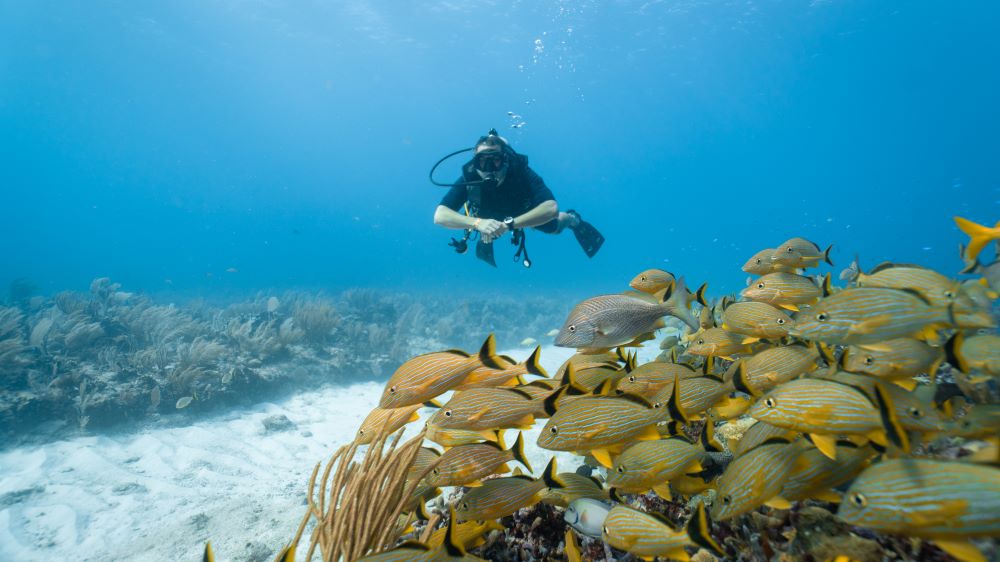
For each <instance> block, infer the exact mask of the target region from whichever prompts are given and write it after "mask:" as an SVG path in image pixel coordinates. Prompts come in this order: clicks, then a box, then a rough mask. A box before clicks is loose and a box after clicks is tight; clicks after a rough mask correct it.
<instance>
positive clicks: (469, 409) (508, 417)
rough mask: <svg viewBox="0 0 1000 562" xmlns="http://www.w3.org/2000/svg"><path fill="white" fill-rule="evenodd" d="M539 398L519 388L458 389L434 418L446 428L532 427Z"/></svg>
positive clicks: (436, 422)
mask: <svg viewBox="0 0 1000 562" xmlns="http://www.w3.org/2000/svg"><path fill="white" fill-rule="evenodd" d="M537 406H538V404H537V402H535V400H534V399H533V398H532V397H531V395H530V394H528V393H526V392H524V391H523V390H519V389H517V388H509V387H504V388H473V389H472V390H463V391H462V392H456V393H455V394H454V395H453V396H452V397H451V399H450V400H448V402H447V403H446V404H445V405H444V406H442V407H441V409H440V410H438V411H437V412H436V413H435V414H434V416H433V417H431V419H430V422H429V423H430V424H432V425H436V426H438V427H442V428H451V429H471V430H476V431H491V430H494V429H505V428H519V429H529V428H530V427H531V425H532V424H534V423H535V418H534V416H533V415H532V413H533V412H534V411H535V410H536V409H537Z"/></svg>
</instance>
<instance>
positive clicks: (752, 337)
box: [722, 301, 794, 343]
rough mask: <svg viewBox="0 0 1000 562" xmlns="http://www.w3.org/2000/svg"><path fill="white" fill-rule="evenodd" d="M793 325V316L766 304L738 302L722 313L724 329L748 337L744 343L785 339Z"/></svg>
mask: <svg viewBox="0 0 1000 562" xmlns="http://www.w3.org/2000/svg"><path fill="white" fill-rule="evenodd" d="M792 324H794V321H793V320H792V317H791V316H789V315H787V314H785V313H784V312H782V311H781V310H779V309H777V308H775V307H773V306H771V305H769V304H767V303H764V302H753V301H748V302H737V303H733V304H731V305H729V306H728V307H726V310H724V311H723V312H722V328H723V329H725V330H726V331H729V332H732V333H734V334H742V335H744V336H747V337H745V338H744V339H743V343H753V342H755V341H757V340H758V339H762V338H769V339H780V338H783V337H785V336H787V335H788V328H790V327H791V326H792Z"/></svg>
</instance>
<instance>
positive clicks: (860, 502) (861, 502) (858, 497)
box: [851, 492, 868, 507]
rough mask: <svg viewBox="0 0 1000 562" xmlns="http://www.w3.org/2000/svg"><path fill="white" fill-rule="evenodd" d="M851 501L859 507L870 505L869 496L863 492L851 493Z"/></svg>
mask: <svg viewBox="0 0 1000 562" xmlns="http://www.w3.org/2000/svg"><path fill="white" fill-rule="evenodd" d="M851 503H853V504H854V505H856V506H858V507H865V506H866V505H868V498H866V497H865V495H864V494H862V493H861V492H854V493H853V494H851Z"/></svg>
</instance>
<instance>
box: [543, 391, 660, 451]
mask: <svg viewBox="0 0 1000 562" xmlns="http://www.w3.org/2000/svg"><path fill="white" fill-rule="evenodd" d="M546 404H547V405H548V404H549V403H548V402H547V403H546ZM550 415H551V416H552V417H550V418H549V420H548V422H547V423H546V424H545V427H544V428H542V432H541V435H539V436H538V446H539V447H541V448H543V449H549V450H552V451H590V453H591V454H593V455H594V457H595V458H596V459H597V460H598V461H599V462H600V463H601V464H604V465H605V466H611V457H610V453H609V451H608V449H609V448H611V447H614V446H620V445H621V444H623V443H626V442H629V441H634V440H636V439H659V438H660V434H659V433H658V432H657V431H656V423H657V422H659V421H661V420H665V419H666V417H667V412H666V409H665V408H663V407H662V406H661V405H659V404H655V405H654V404H650V403H649V402H647V401H646V400H645V399H643V398H640V397H638V396H634V395H631V394H624V395H622V396H615V397H611V396H585V397H581V398H578V399H576V400H572V401H567V402H565V403H563V404H561V405H559V406H558V408H557V409H556V410H555V411H553V412H550Z"/></svg>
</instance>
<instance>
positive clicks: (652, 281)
mask: <svg viewBox="0 0 1000 562" xmlns="http://www.w3.org/2000/svg"><path fill="white" fill-rule="evenodd" d="M673 282H674V274H673V273H670V272H669V271H663V270H662V269H647V270H646V271H643V272H642V273H640V274H638V275H636V276H635V277H634V278H632V280H631V281H629V284H628V286H629V287H632V288H633V289H635V290H637V291H642V292H644V293H649V294H654V293H658V292H660V291H662V290H663V289H666V288H667V286H668V285H670V284H671V283H673Z"/></svg>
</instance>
